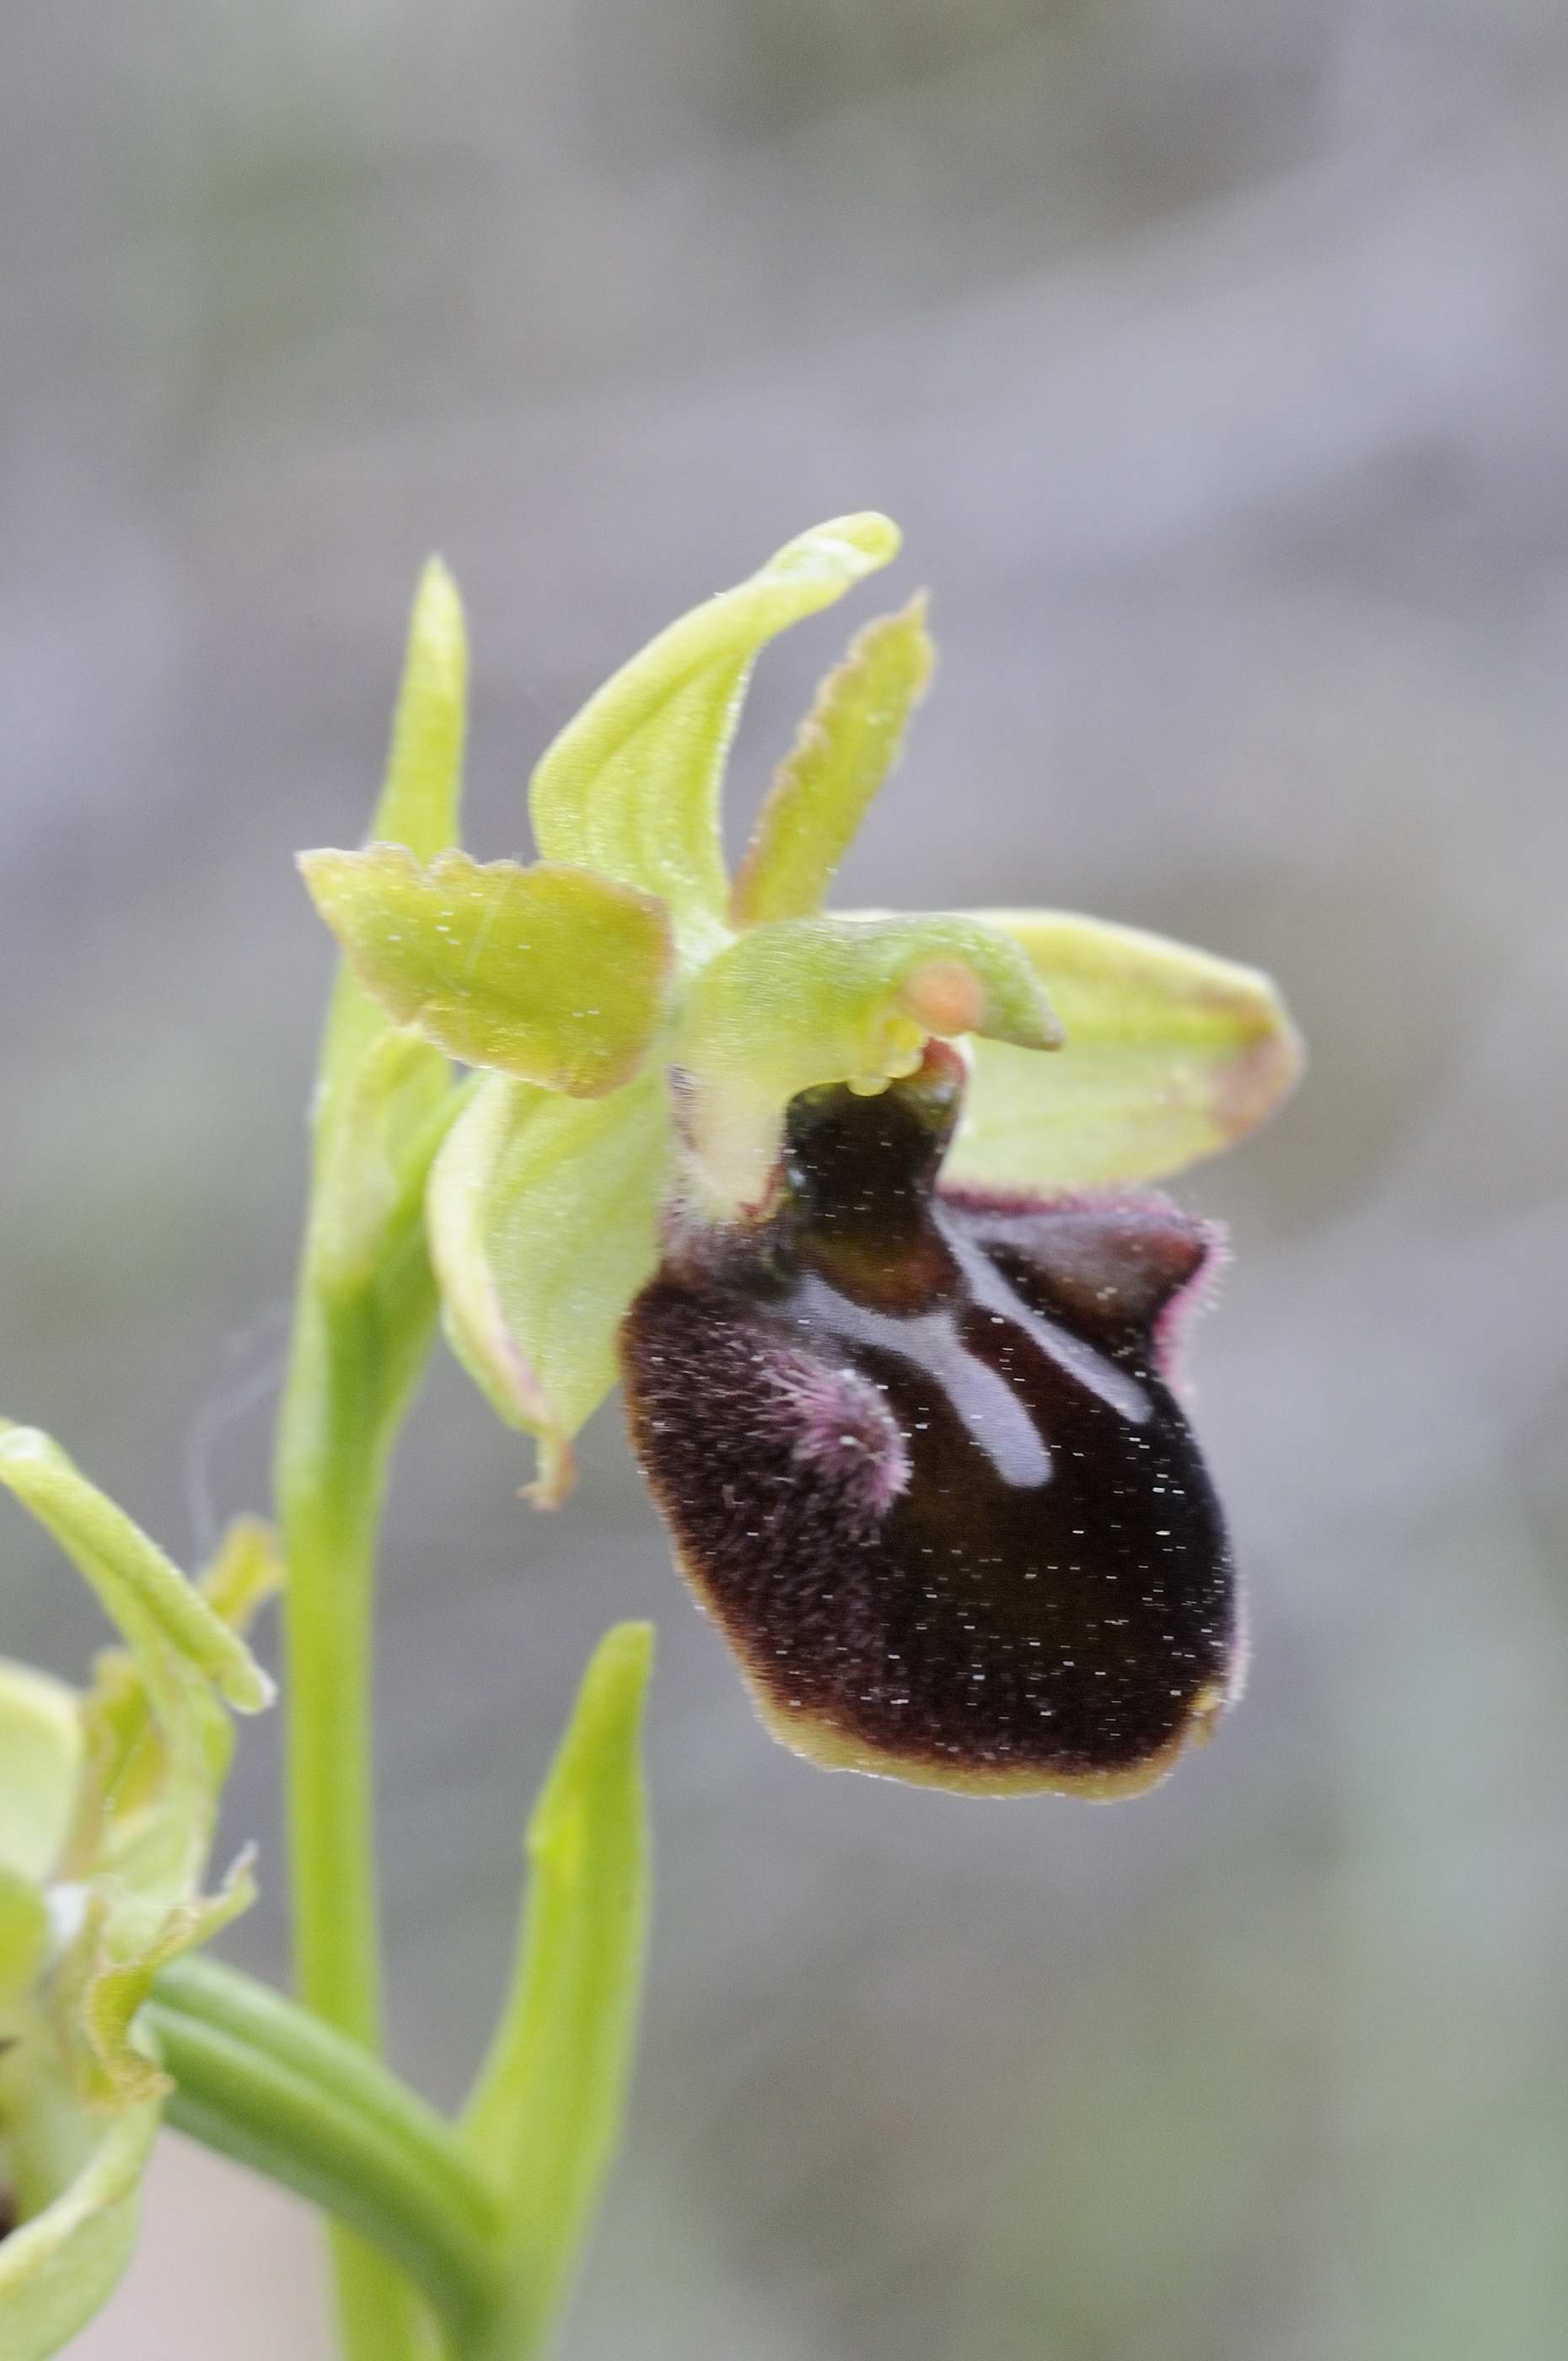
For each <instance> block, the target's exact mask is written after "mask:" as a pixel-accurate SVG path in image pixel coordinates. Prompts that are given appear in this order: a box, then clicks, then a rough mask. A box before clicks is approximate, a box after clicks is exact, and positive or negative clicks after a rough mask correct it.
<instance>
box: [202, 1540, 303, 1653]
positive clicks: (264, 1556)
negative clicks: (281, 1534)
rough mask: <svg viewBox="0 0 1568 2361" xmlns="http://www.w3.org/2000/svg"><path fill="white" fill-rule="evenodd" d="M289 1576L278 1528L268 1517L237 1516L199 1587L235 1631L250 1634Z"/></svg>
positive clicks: (212, 1607) (215, 1609)
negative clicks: (264, 1609)
mask: <svg viewBox="0 0 1568 2361" xmlns="http://www.w3.org/2000/svg"><path fill="white" fill-rule="evenodd" d="M287 1576H288V1568H287V1566H286V1565H284V1563H283V1548H282V1543H280V1540H279V1538H278V1533H277V1530H276V1528H275V1527H274V1526H272V1525H270V1524H269V1523H268V1521H267V1519H266V1518H265V1517H233V1518H231V1519H230V1521H229V1522H228V1524H227V1525H226V1526H225V1530H224V1534H223V1538H222V1540H221V1541H220V1542H219V1543H218V1546H217V1551H216V1554H215V1555H214V1558H213V1562H212V1564H211V1565H208V1566H206V1567H204V1568H203V1572H202V1575H201V1576H200V1579H199V1581H198V1584H197V1587H198V1589H199V1590H200V1591H201V1593H202V1596H203V1598H204V1599H205V1600H206V1602H207V1604H208V1606H209V1607H210V1608H211V1609H212V1610H213V1612H214V1615H218V1616H221V1617H222V1619H223V1620H224V1621H225V1623H226V1624H227V1625H228V1627H229V1629H230V1630H231V1631H249V1629H250V1627H251V1624H252V1623H253V1621H254V1620H255V1619H256V1617H257V1616H258V1614H259V1613H260V1611H261V1609H262V1608H263V1607H265V1606H266V1604H267V1602H268V1600H269V1598H276V1597H277V1596H278V1594H279V1592H280V1590H281V1589H282V1587H283V1585H284V1582H285V1580H286V1578H287Z"/></svg>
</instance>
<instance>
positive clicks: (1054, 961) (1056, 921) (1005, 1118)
mask: <svg viewBox="0 0 1568 2361" xmlns="http://www.w3.org/2000/svg"><path fill="white" fill-rule="evenodd" d="M974 915H975V916H976V917H980V918H982V919H983V920H984V922H985V924H986V925H987V926H989V927H991V928H995V929H999V930H1001V931H1002V932H1004V933H1006V934H1007V935H1009V936H1011V937H1012V939H1014V941H1015V942H1016V943H1017V945H1018V946H1019V948H1020V950H1022V951H1023V952H1024V953H1025V956H1026V957H1027V959H1028V960H1029V961H1030V964H1031V965H1032V966H1033V968H1034V970H1035V972H1036V974H1037V975H1038V977H1039V979H1040V981H1041V983H1042V984H1043V985H1044V986H1045V988H1046V989H1047V991H1048V992H1049V994H1050V995H1051V1000H1052V1004H1053V1005H1054V1006H1055V1007H1056V1009H1057V1011H1058V1014H1059V1016H1060V1017H1061V1020H1062V1025H1063V1028H1064V1031H1065V1033H1066V1037H1067V1038H1066V1043H1065V1046H1064V1048H1063V1049H1062V1051H1061V1054H1060V1055H1059V1057H1057V1058H1053V1059H1052V1060H1050V1061H1049V1063H1048V1065H1047V1064H1045V1063H1043V1062H1042V1061H1041V1060H1038V1059H1036V1058H1031V1057H1028V1056H1027V1055H1025V1053H1024V1052H1023V1051H1022V1050H1020V1049H1015V1048H1014V1047H1011V1046H1009V1045H1007V1044H1005V1043H1002V1042H997V1041H990V1040H982V1041H976V1042H975V1043H974V1045H973V1051H972V1070H971V1072H970V1085H969V1090H968V1093H967V1095H966V1099H965V1104H964V1114H963V1118H962V1121H961V1122H960V1124H959V1130H958V1134H957V1137H956V1138H955V1139H954V1142H953V1145H952V1148H950V1149H949V1151H948V1161H947V1165H946V1168H945V1170H946V1172H947V1174H948V1178H949V1179H952V1180H970V1181H973V1182H976V1183H981V1184H984V1185H987V1186H990V1187H992V1188H1014V1187H1016V1188H1036V1189H1037V1188H1062V1189H1074V1188H1096V1187H1113V1186H1117V1185H1119V1184H1122V1183H1124V1182H1132V1181H1138V1180H1158V1179H1160V1178H1161V1177H1163V1176H1164V1175H1165V1174H1167V1173H1171V1172H1177V1171H1179V1170H1181V1169H1182V1167H1183V1166H1184V1165H1188V1164H1191V1163H1194V1162H1196V1161H1197V1159H1199V1158H1201V1157H1204V1156H1212V1155H1214V1154H1215V1153H1216V1152H1217V1151H1218V1150H1219V1149H1221V1148H1227V1147H1229V1146H1230V1145H1231V1144H1232V1143H1233V1142H1234V1141H1235V1140H1237V1139H1241V1138H1243V1137H1245V1135H1246V1133H1248V1132H1249V1131H1251V1130H1253V1129H1254V1128H1255V1126H1256V1125H1258V1124H1260V1123H1262V1122H1264V1121H1265V1120H1266V1118H1267V1117H1268V1116H1269V1115H1272V1114H1273V1113H1274V1111H1275V1109H1276V1108H1277V1107H1278V1106H1279V1105H1280V1104H1281V1103H1282V1102H1283V1101H1284V1100H1285V1099H1286V1098H1287V1097H1288V1095H1289V1093H1290V1092H1291V1090H1292V1089H1293V1088H1294V1086H1295V1084H1296V1082H1297V1080H1298V1078H1299V1074H1300V1071H1301V1065H1302V1050H1301V1041H1300V1036H1299V1034H1298V1032H1297V1030H1296V1027H1295V1026H1294V1025H1293V1024H1292V1023H1291V1021H1290V1017H1289V1015H1288V1011H1287V1009H1286V1007H1285V1005H1284V1003H1283V1002H1282V1000H1281V999H1280V996H1279V993H1278V991H1277V988H1276V986H1275V985H1274V983H1272V982H1271V981H1270V979H1269V978H1268V977H1267V976H1266V975H1263V974H1261V973H1260V972H1258V970H1257V969H1255V968H1250V967H1242V966H1240V965H1238V964H1237V963H1236V962H1235V961H1233V960H1224V959H1218V958H1215V957H1214V956H1213V955H1212V953H1211V952H1208V951H1201V950H1193V949H1192V948H1191V947H1190V945H1188V944H1186V943H1179V942H1173V941H1171V940H1169V939H1168V938H1166V937H1165V936H1162V935H1152V934H1146V933H1144V932H1143V931H1142V930H1141V929H1139V928H1135V927H1121V926H1114V925H1113V924H1111V923H1110V922H1109V921H1108V920H1106V919H1103V918H1087V917H1079V916H1077V915H1076V914H1075V913H1073V912H1070V911H1061V910H1036V911H1030V910H985V911H979V912H976V913H975V914H974Z"/></svg>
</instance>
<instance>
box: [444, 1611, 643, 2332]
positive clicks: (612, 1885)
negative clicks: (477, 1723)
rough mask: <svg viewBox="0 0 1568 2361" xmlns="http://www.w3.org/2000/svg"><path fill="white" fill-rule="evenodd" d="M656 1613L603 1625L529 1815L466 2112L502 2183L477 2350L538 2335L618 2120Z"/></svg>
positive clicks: (628, 2024) (634, 1990) (570, 2260)
mask: <svg viewBox="0 0 1568 2361" xmlns="http://www.w3.org/2000/svg"><path fill="white" fill-rule="evenodd" d="M652 1661H653V1630H652V1625H651V1624H648V1623H620V1624H618V1625H617V1626H616V1627H615V1629H614V1630H613V1631H609V1632H607V1633H606V1635H605V1637H604V1639H603V1640H601V1641H600V1642H599V1644H598V1648H597V1649H596V1650H595V1652H594V1655H593V1659H592V1661H591V1663H590V1664H589V1665H588V1668H587V1673H586V1674H585V1675H584V1678H583V1685H582V1688H581V1690H580V1691H579V1693H578V1697H577V1703H576V1710H575V1712H574V1713H573V1716H572V1720H571V1724H570V1727H569V1728H568V1730H567V1731H566V1734H565V1738H564V1739H563V1741H562V1742H561V1748H560V1752H558V1753H557V1755H556V1757H555V1761H554V1765H553V1766H552V1769H551V1772H550V1776H549V1778H548V1780H547V1781H546V1783H545V1785H544V1789H543V1794H542V1795H541V1796H540V1798H539V1802H538V1804H537V1805H536V1806H535V1808H534V1812H533V1817H532V1820H531V1822H530V1824H529V1830H528V1861H529V1878H528V1894H527V1908H526V1916H525V1920H524V1929H523V1936H522V1940H521V1945H520V1949H519V1956H518V1961H517V1966H516V1969H515V1971H514V1975H513V1982H512V1986H511V1990H510V1993H509V1995H508V1998H507V2001H506V2004H505V2005H504V2007H503V2010H502V2013H501V2017H500V2022H499V2026H497V2029H496V2035H495V2039H494V2041H493V2043H492V2046H491V2049H490V2054H489V2057H488V2059H487V2061H486V2063H485V2066H484V2069H483V2071H482V2072H481V2074H480V2077H479V2080H478V2083H477V2087H476V2089H475V2092H474V2095H473V2097H472V2099H471V2100H470V2102H469V2105H468V2109H467V2112H466V2116H465V2119H464V2136H465V2138H466V2141H467V2143H468V2145H469V2146H470V2147H471V2148H472V2149H473V2151H474V2153H475V2155H476V2157H477V2158H478V2159H479V2161H480V2163H481V2164H482V2165H483V2166H484V2167H485V2168H486V2169H487V2170H488V2172H489V2174H490V2175H491V2177H492V2179H493V2180H494V2183H495V2185H496V2187H497V2188H498V2189H499V2191H500V2192H501V2202H502V2208H503V2213H504V2217H505V2222H506V2232H505V2237H506V2246H507V2249H508V2252H507V2272H508V2278H509V2279H510V2299H509V2301H508V2303H507V2305H506V2306H505V2308H504V2317H503V2318H502V2319H501V2320H500V2321H499V2322H498V2323H497V2325H496V2329H495V2332H494V2335H493V2338H492V2340H491V2342H489V2343H488V2344H487V2345H485V2346H484V2348H483V2353H482V2356H479V2361H504V2357H505V2356H513V2355H515V2354H520V2353H532V2352H536V2351H537V2350H538V2349H539V2345H540V2342H541V2340H542V2338H543V2335H544V2334H545V2332H546V2330H547V2328H548V2325H549V2323H550V2321H551V2320H552V2319H553V2318H554V2315H555V2314H556V2313H557V2312H558V2311H559V2308H560V2305H561V2303H562V2301H564V2299H565V2295H566V2294H567V2293H568V2291H569V2290H570V2285H571V2280H572V2277H573V2275H574V2272H575V2269H576V2260H577V2256H578V2253H579V2251H580V2248H581V2246H582V2242H583V2239H584V2237H585V2235H586V2234H587V2229H588V2226H589V2224H590V2221H591V2217H592V2213H593V2208H594V2204H595V2202H596V2200H597V2198H598V2191H599V2188H600V2186H601V2184H602V2182H603V2180H604V2176H605V2173H606V2171H607V2170H608V2169H609V2164H610V2161H611V2159H612V2158H613V2156H614V2153H615V2148H616V2146H617V2143H618V2141H619V2138H620V2123H621V2116H622V2114H623V2112H624V2108H625V2103H626V2088H627V2081H628V2076H629V2074H630V2065H631V2057H632V2051H633V2048H634V2046H635V2042H636V2034H637V2014H638V2005H639V2001H640V1998H641V1985H642V1967H643V1959H644V1954H645V1951H646V1948H647V1933H648V1892H649V1861H648V1805H647V1794H646V1786H645V1783H644V1779H643V1772H642V1751H641V1730H642V1709H643V1701H644V1697H645V1696H646V1692H647V1686H648V1676H649V1674H650V1672H651V1670H652Z"/></svg>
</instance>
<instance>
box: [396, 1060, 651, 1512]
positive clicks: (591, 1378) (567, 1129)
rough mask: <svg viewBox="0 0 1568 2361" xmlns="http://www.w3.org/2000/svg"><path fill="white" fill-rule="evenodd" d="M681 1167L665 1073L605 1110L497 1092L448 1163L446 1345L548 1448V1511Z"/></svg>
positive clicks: (465, 1121) (434, 1223) (598, 1391)
mask: <svg viewBox="0 0 1568 2361" xmlns="http://www.w3.org/2000/svg"><path fill="white" fill-rule="evenodd" d="M668 1165H669V1114H668V1107H667V1103H666V1100H665V1096H664V1090H663V1080H662V1077H661V1076H659V1075H658V1074H655V1073H648V1074H644V1075H642V1076H641V1077H640V1078H639V1079H638V1080H637V1081H636V1082H632V1083H630V1085H629V1086H628V1087H627V1088H626V1089H625V1090H622V1091H617V1092H615V1093H613V1094H612V1095H611V1096H610V1097H609V1098H604V1099H592V1100H582V1099H565V1098H557V1097H554V1095H552V1094H551V1093H548V1092H545V1091H540V1090H535V1089H532V1087H531V1086H530V1085H529V1084H528V1083H526V1082H506V1081H503V1080H501V1079H500V1078H499V1077H498V1078H496V1079H494V1080H490V1081H487V1082H485V1083H484V1084H483V1085H482V1086H481V1087H480V1089H479V1090H478V1091H477V1093H476V1095H475V1097H474V1099H473V1100H472V1102H471V1103H470V1104H469V1105H468V1106H467V1107H466V1110H465V1111H464V1113H463V1115H461V1116H460V1117H459V1118H458V1120H457V1122H456V1123H455V1125H454V1126H453V1128H452V1130H451V1132H450V1134H449V1135H448V1137H447V1139H446V1143H445V1145H444V1148H442V1151H441V1153H440V1155H439V1156H438V1157H437V1159H436V1161H435V1166H434V1169H433V1172H432V1175H431V1186H430V1196H429V1204H428V1218H429V1224H430V1242H431V1252H432V1255H433V1258H434V1262H435V1268H436V1275H437V1279H438V1281H439V1284H440V1288H441V1297H442V1310H443V1314H444V1320H445V1324H446V1333H447V1335H448V1337H449V1338H450V1340H451V1344H452V1347H453V1350H454V1351H455V1354H456V1355H457V1357H458V1359H459V1360H460V1361H461V1362H462V1363H463V1365H464V1367H466V1369H467V1370H468V1372H469V1374H470V1376H471V1377H472V1378H474V1380H475V1382H476V1383H477V1385H478V1386H479V1387H480V1389H482V1391H483V1392H484V1393H485V1394H486V1396H487V1397H488V1400H489V1401H490V1402H491V1404H492V1405H493V1407H494V1408H495V1410H496V1411H498V1412H499V1415H500V1416H501V1417H502V1418H503V1419H505V1420H506V1422H507V1423H508V1424H509V1425H510V1426H516V1427H521V1428H522V1429H523V1430H524V1431H525V1432H527V1433H531V1434H534V1435H536V1436H537V1437H538V1438H539V1444H540V1474H539V1481H538V1483H537V1485H536V1486H535V1487H534V1488H533V1497H534V1499H536V1500H537V1501H538V1502H539V1503H540V1505H541V1506H545V1507H553V1506H554V1505H555V1503H556V1502H557V1501H559V1500H560V1499H563V1498H564V1497H565V1493H566V1492H567V1491H568V1490H569V1489H570V1487H571V1481H572V1457H571V1452H570V1449H569V1444H570V1441H571V1438H572V1436H573V1435H574V1434H576V1432H577V1430H578V1428H579V1427H580V1426H582V1425H583V1424H584V1422H586V1421H587V1419H588V1418H590V1417H591V1416H592V1414H593V1412H594V1411H596V1410H597V1409H598V1405H599V1403H600V1402H601V1401H602V1400H604V1398H605V1396H606V1395H607V1394H608V1393H609V1389H610V1388H611V1387H612V1386H613V1385H614V1383H615V1380H616V1375H617V1364H616V1351H615V1338H616V1331H617V1329H618V1328H619V1327H620V1321H621V1318H622V1316H623V1314H624V1312H625V1311H626V1309H627V1306H628V1305H629V1304H630V1301H631V1299H632V1297H633V1296H634V1295H635V1294H636V1292H637V1290H638V1289H639V1288H640V1287H641V1285H642V1283H643V1281H644V1280H645V1279H647V1278H648V1277H649V1276H650V1274H651V1273H652V1269H653V1266H654V1262H655V1260H656V1257H657V1247H656V1243H655V1234H656V1223H657V1216H658V1208H659V1201H660V1198H661V1195H662V1193H663V1188H664V1184H665V1180H666V1176H667V1171H668Z"/></svg>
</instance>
